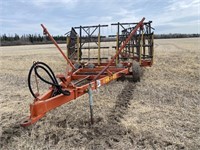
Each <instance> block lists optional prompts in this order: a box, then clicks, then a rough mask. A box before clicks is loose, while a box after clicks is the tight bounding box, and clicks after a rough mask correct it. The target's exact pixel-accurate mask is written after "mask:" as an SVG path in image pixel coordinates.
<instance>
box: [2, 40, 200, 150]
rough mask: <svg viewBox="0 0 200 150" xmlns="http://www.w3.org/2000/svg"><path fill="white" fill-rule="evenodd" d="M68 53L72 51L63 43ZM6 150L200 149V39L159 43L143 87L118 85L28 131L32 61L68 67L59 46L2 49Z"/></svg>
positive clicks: (55, 67) (64, 108) (80, 100)
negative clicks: (23, 122)
mask: <svg viewBox="0 0 200 150" xmlns="http://www.w3.org/2000/svg"><path fill="white" fill-rule="evenodd" d="M61 47H62V48H63V49H65V45H61ZM0 61H1V63H0V65H1V66H0V91H1V92H0V149H2V150H3V149H9V150H10V149H56V150H57V149H193V150H195V149H196V150H198V149H200V38H194V39H170V40H169V39H167V40H155V64H154V65H153V66H152V67H151V68H145V69H144V72H143V76H142V79H141V82H138V83H133V82H130V81H129V80H125V81H123V82H122V81H114V82H111V83H110V84H108V85H106V86H103V87H101V88H100V89H99V90H98V91H95V92H94V97H93V99H94V118H95V123H94V125H93V126H90V123H89V119H90V118H89V104H88V95H84V96H82V97H80V98H78V99H76V100H74V101H71V102H70V103H68V104H65V105H63V106H61V107H59V108H57V109H55V110H53V111H51V112H49V113H48V114H47V115H46V116H45V117H44V118H42V119H41V120H40V121H38V122H37V123H36V124H34V125H32V126H30V127H27V128H23V127H20V125H19V124H20V121H21V120H22V119H23V118H24V117H26V116H28V115H29V104H30V103H32V101H33V98H32V97H31V94H30V92H29V90H28V86H27V75H28V71H29V68H30V67H31V65H32V63H33V61H43V62H45V63H47V64H49V66H50V67H51V68H52V69H53V71H54V72H55V73H65V70H66V63H65V61H64V59H63V58H62V56H61V55H60V54H59V52H58V51H57V50H56V48H55V47H54V46H53V45H37V46H36V45H35V46H12V47H1V49H0Z"/></svg>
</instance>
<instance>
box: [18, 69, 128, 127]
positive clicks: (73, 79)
mask: <svg viewBox="0 0 200 150" xmlns="http://www.w3.org/2000/svg"><path fill="white" fill-rule="evenodd" d="M100 71H101V68H100V67H97V68H93V69H88V68H81V69H78V70H77V71H76V72H74V73H72V75H71V76H68V77H66V78H65V80H62V82H61V83H60V84H61V85H62V87H63V90H68V91H69V92H70V95H69V96H66V95H63V94H59V95H57V96H55V97H50V96H51V93H52V92H53V88H51V89H50V90H49V91H48V92H47V93H45V94H44V95H43V96H41V97H38V100H37V101H34V102H33V104H31V105H30V113H31V115H30V117H29V118H28V119H27V120H25V121H23V122H22V123H21V125H22V126H24V127H25V126H29V125H31V124H33V123H35V122H37V121H38V120H39V119H41V118H42V117H43V116H44V115H45V114H46V113H47V112H48V111H50V110H52V109H54V108H56V107H59V106H60V105H63V104H65V103H67V102H70V101H71V100H74V99H76V98H77V97H80V96H82V95H83V94H85V93H87V92H88V88H89V85H91V88H92V90H94V89H97V87H99V86H102V85H104V84H107V83H109V82H110V81H112V80H115V79H117V78H119V77H121V75H122V74H128V73H129V70H128V68H112V69H110V72H112V75H108V73H106V74H105V75H101V76H100V78H99V79H98V80H97V81H98V82H96V81H92V80H93V79H94V78H95V75H82V76H80V75H79V74H80V73H85V74H90V73H91V74H94V73H96V74H98V73H99V72H100ZM60 77H61V78H63V76H60ZM77 79H79V80H78V81H77ZM84 80H88V83H86V84H83V85H81V84H80V83H81V82H82V81H84ZM72 83H74V84H72ZM97 84H98V85H97Z"/></svg>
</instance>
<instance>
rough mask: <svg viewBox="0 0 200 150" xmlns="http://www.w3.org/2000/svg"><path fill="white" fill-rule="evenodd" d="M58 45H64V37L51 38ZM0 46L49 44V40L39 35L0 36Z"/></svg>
mask: <svg viewBox="0 0 200 150" xmlns="http://www.w3.org/2000/svg"><path fill="white" fill-rule="evenodd" d="M53 38H54V39H55V40H56V41H57V42H58V43H64V42H65V41H66V37H65V36H59V35H58V36H53ZM0 40H1V46H12V45H33V44H50V43H52V42H51V40H50V39H49V38H48V37H47V36H41V35H40V34H25V35H22V36H19V35H18V34H15V35H6V34H3V35H0Z"/></svg>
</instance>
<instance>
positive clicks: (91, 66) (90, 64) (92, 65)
mask: <svg viewBox="0 0 200 150" xmlns="http://www.w3.org/2000/svg"><path fill="white" fill-rule="evenodd" d="M87 67H88V68H90V69H93V68H95V64H92V63H89V64H88V65H87Z"/></svg>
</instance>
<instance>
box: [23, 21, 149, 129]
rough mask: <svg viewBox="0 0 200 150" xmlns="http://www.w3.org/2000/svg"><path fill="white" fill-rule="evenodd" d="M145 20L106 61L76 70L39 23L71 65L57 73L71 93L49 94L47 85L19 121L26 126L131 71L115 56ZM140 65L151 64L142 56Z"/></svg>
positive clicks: (140, 23) (141, 25)
mask: <svg viewBox="0 0 200 150" xmlns="http://www.w3.org/2000/svg"><path fill="white" fill-rule="evenodd" d="M144 20H145V18H143V19H142V20H141V21H140V22H139V23H138V24H137V26H136V27H135V28H134V29H133V31H132V32H131V34H130V35H129V37H128V38H127V39H126V41H125V42H124V43H123V44H122V46H121V47H120V48H119V51H118V52H117V53H116V54H115V56H114V57H113V58H112V59H111V61H110V62H109V63H100V64H97V63H96V64H95V68H85V67H83V68H80V69H77V70H76V69H75V67H74V65H73V63H72V62H71V61H70V60H69V59H68V57H67V56H66V55H65V54H64V53H63V51H62V50H61V48H60V47H59V46H58V44H57V43H56V41H55V40H54V39H53V37H52V36H51V35H50V33H49V32H48V31H47V29H46V28H45V27H44V25H42V24H41V26H42V28H43V30H44V33H45V34H47V35H48V37H49V38H50V39H51V40H52V42H53V43H54V44H55V46H56V47H57V48H58V50H59V51H60V53H61V54H62V55H63V57H64V58H65V59H66V61H67V62H68V63H69V65H70V66H71V67H72V71H70V72H69V73H68V74H67V75H66V77H65V76H64V75H57V78H59V79H60V80H61V82H60V85H61V86H62V90H67V91H69V92H70V95H63V94H59V95H56V96H53V97H52V96H51V95H52V93H53V91H54V89H53V87H50V89H49V90H48V91H47V92H46V93H45V94H44V95H42V96H39V97H37V98H36V99H35V100H34V102H33V104H31V105H30V117H28V118H27V119H26V120H25V121H23V122H22V123H21V125H22V126H24V127H25V126H29V125H31V124H33V123H35V122H37V121H38V120H39V119H41V118H42V117H43V116H45V114H46V113H47V112H48V111H50V110H52V109H54V108H56V107H59V106H61V105H63V104H65V103H67V102H70V101H71V100H74V99H76V98H78V97H80V96H82V95H84V94H85V93H87V92H88V89H89V88H90V87H91V89H92V90H94V89H97V88H98V87H100V86H102V85H105V84H108V83H109V82H110V81H113V80H116V79H118V78H120V77H121V76H123V75H124V74H126V75H128V74H130V67H131V66H132V63H128V62H125V63H122V64H123V66H124V67H122V68H117V67H116V64H115V63H114V60H115V59H116V57H117V56H118V55H119V54H120V53H121V51H122V50H123V49H124V47H125V46H126V44H127V43H128V42H129V41H130V39H131V37H132V36H133V35H134V34H135V33H136V32H137V30H138V29H139V28H142V27H143V21H144ZM141 66H151V61H146V60H144V61H142V63H141Z"/></svg>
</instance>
